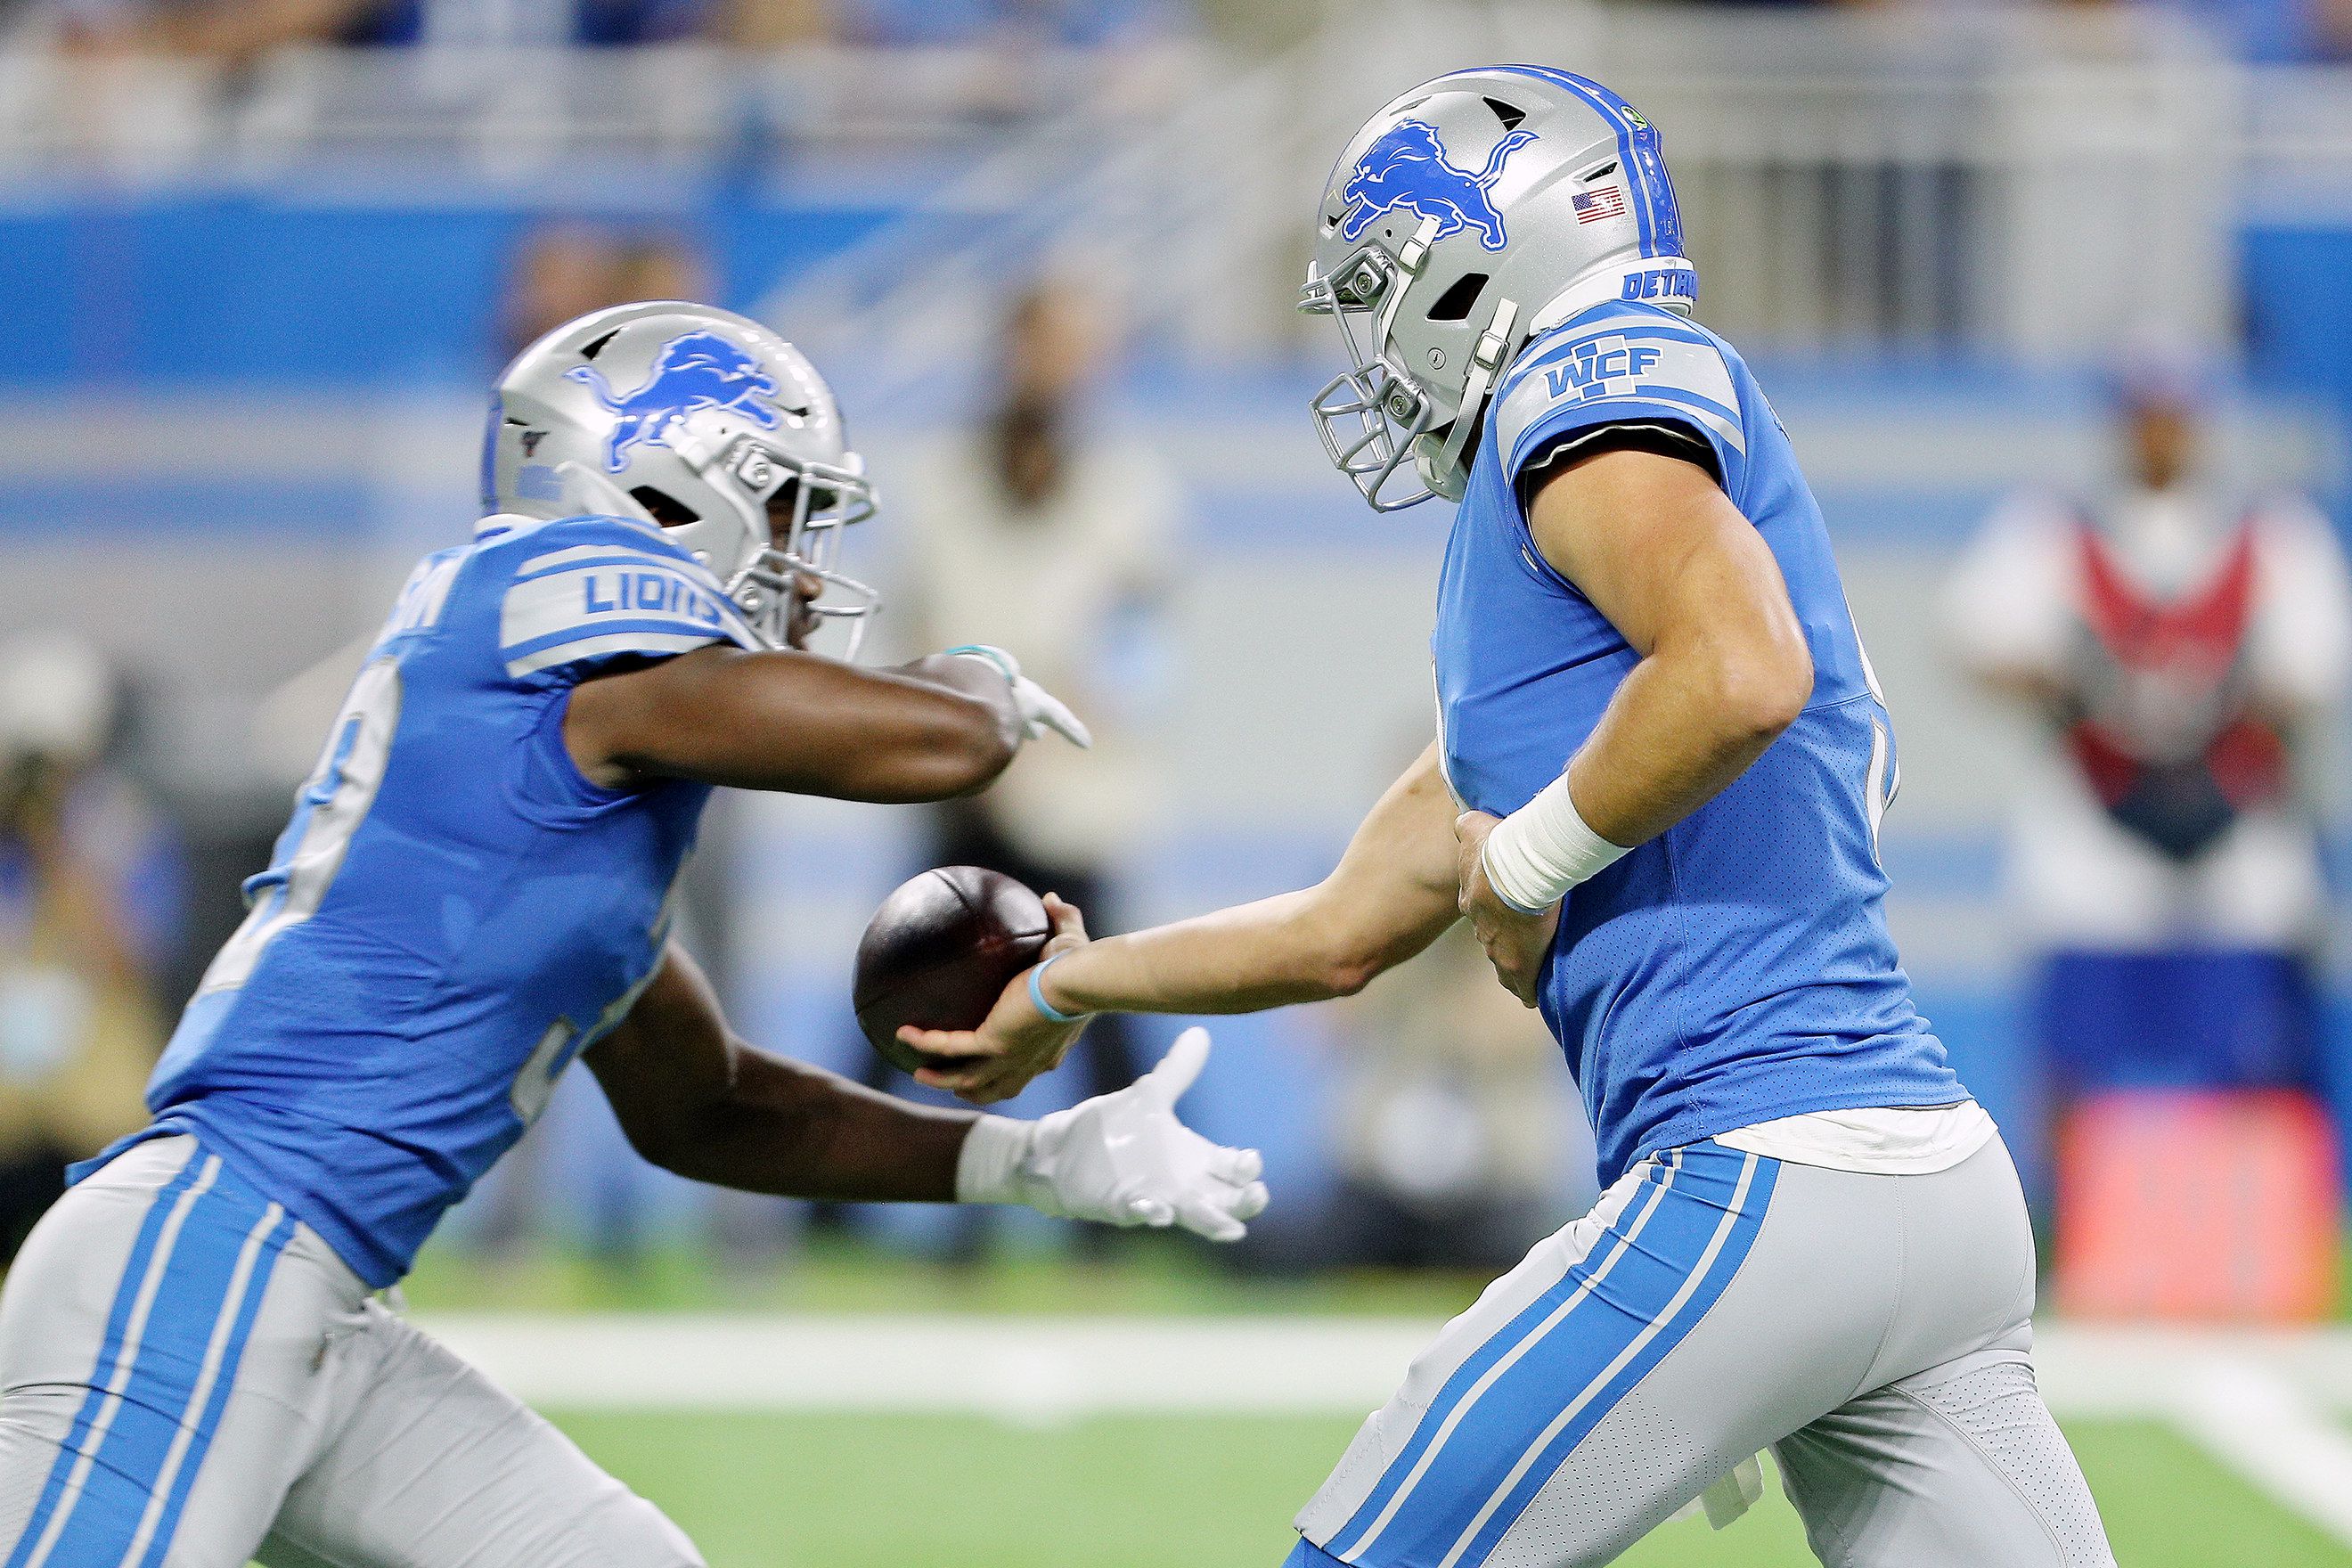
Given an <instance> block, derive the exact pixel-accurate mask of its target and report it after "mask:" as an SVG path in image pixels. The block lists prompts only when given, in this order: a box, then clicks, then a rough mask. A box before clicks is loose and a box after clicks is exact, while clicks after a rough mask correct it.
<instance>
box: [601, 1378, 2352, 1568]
mask: <svg viewBox="0 0 2352 1568" xmlns="http://www.w3.org/2000/svg"><path fill="white" fill-rule="evenodd" d="M556 1416H557V1419H558V1420H559V1421H560V1422H561V1424H562V1426H563V1427H564V1428H565V1429H566V1430H567V1431H569V1432H570V1433H571V1434H572V1436H574V1437H575V1438H577V1439H578V1440H579V1442H580V1443H581V1445H582V1446H583V1447H585V1448H586V1449H587V1450H588V1452H589V1453H590V1454H591V1455H592V1456H593V1457H594V1458H597V1459H598V1460H599V1461H601V1462H602V1463H604V1465H605V1466H607V1467H608V1468H611V1469H612V1470H613V1471H614V1473H615V1474H616V1475H618V1476H620V1477H621V1478H623V1479H625V1480H627V1481H629V1482H630V1483H631V1484H633V1485H634V1486H635V1487H636V1488H637V1489H639V1490H640V1491H642V1492H644V1493H645V1494H646V1496H647V1497H650V1498H652V1499H653V1500H656V1502H658V1503H660V1504H661V1505H662V1506H663V1507H664V1508H666V1509H667V1510H669V1512H670V1514H671V1516H672V1517H673V1518H675V1519H676V1520H677V1521H678V1523H680V1524H681V1525H683V1526H685V1527H686V1529H687V1530H688V1531H689V1532H690V1533H691V1534H693V1536H694V1537H695V1539H696V1540H697V1541H698V1542H699V1543H700V1545H701V1546H702V1549H703V1551H704V1552H705V1553H707V1554H708V1556H709V1560H710V1562H711V1563H712V1568H914V1565H917V1564H921V1565H926V1568H928V1565H930V1564H939V1565H941V1568H949V1565H952V1568H1042V1565H1045V1564H1052V1565H1053V1568H1251V1565H1254V1564H1255V1565H1257V1568H1274V1565H1275V1564H1276V1563H1278V1562H1280V1560H1281V1558H1282V1556H1283V1554H1284V1553H1285V1552H1286V1551H1287V1550H1288V1544H1289V1534H1288V1531H1287V1530H1286V1521H1287V1520H1288V1519H1289V1516H1290V1513H1291V1510H1293V1509H1295V1508H1296V1507H1297V1505H1298V1503H1299V1501H1300V1500H1303V1499H1304V1498H1305V1497H1306V1496H1307V1493H1308V1492H1310V1491H1311V1490H1312V1489H1314V1487H1315V1485H1316V1483H1317V1482H1318V1481H1319V1480H1320V1479H1322V1476H1323V1473H1324V1470H1325V1469H1326V1468H1327V1467H1328V1466H1329V1464H1330V1463H1331V1461H1332V1460H1333V1459H1334V1458H1337V1457H1338V1455H1339V1450H1340V1448H1341V1447H1343V1446H1344V1445H1345V1444H1346V1442H1347V1440H1348V1437H1349V1434H1350V1433H1351V1432H1352V1431H1353V1429H1354V1425H1355V1424H1354V1423H1353V1422H1352V1421H1349V1420H1339V1419H1300V1418H1274V1417H1240V1416H1216V1417H1202V1416H1181V1417H1149V1418H1146V1417H1120V1418H1115V1419H1096V1420H1087V1421H1081V1422H1076V1423H1073V1424H1071V1425H1068V1426H1056V1427H1050V1428H1045V1429H1034V1428H1019V1427H1013V1426H1004V1425H1002V1424H1000V1423H997V1422H993V1421H990V1420H987V1419H985V1418H982V1417H977V1416H935V1417H934V1416H910V1415H835V1416H819V1415H717V1414H707V1413H697V1412H677V1413H666V1414H646V1413H626V1414H621V1413H599V1414H593V1415H592V1414H584V1413H573V1414H564V1413H561V1412H558V1413H556ZM2067 1430H2068V1433H2069V1435H2070V1436H2072V1437H2073V1438H2074V1444H2075V1447H2076V1450H2077V1452H2078V1453H2080V1455H2081V1456H2082V1459H2083V1465H2084V1469H2085V1470H2086V1471H2088V1472H2089V1475H2090V1479H2091V1484H2092V1487H2093V1489H2095V1491H2096V1492H2097V1493H2098V1496H2099V1501H2100V1505H2101V1507H2102V1509H2103V1510H2105V1514H2106V1518H2107V1523H2108V1527H2109V1530H2110V1531H2111V1533H2112V1535H2113V1537H2114V1541H2115V1547H2116V1558H2117V1560H2118V1561H2119V1562H2120V1563H2124V1564H2125V1565H2126V1568H2251V1565H2254V1564H2260V1565H2262V1568H2352V1552H2345V1551H2343V1550H2341V1549H2339V1548H2337V1547H2336V1546H2335V1545H2334V1544H2332V1543H2331V1542H2329V1541H2328V1540H2327V1539H2326V1538H2325V1537H2324V1536H2322V1535H2321V1534H2319V1533H2318V1532H2317V1531H2315V1530H2313V1529H2312V1528H2310V1527H2309V1526H2307V1525H2305V1524H2304V1523H2302V1522H2301V1521H2298V1520H2296V1519H2295V1518H2294V1517H2293V1516H2291V1515H2288V1514H2286V1513H2284V1512H2283V1511H2281V1510H2277V1509H2275V1508H2273V1507H2272V1506H2271V1505H2269V1504H2268V1503H2267V1502H2265V1501H2264V1500H2263V1499H2261V1498H2260V1497H2258V1496H2257V1495H2255V1494H2254V1493H2253V1492H2252V1491H2251V1490H2250V1489H2248V1488H2247V1487H2246V1486H2245V1485H2244V1484H2243V1483H2242V1482H2241V1481H2239V1480H2238V1479H2235V1478H2234V1477H2232V1476H2231V1475H2229V1474H2228V1473H2226V1472H2225V1471H2223V1470H2221V1469H2220V1468H2217V1467H2216V1466H2215V1465H2214V1464H2213V1463H2212V1462H2211V1461H2210V1460H2208V1459H2207V1458H2204V1457H2203V1456H2202V1455H2201V1454H2200V1453H2199V1451H2198V1450H2197V1449H2196V1448H2194V1447H2191V1446H2190V1445H2189V1444H2188V1443H2187V1442H2185V1441H2184V1440H2182V1439H2181V1438H2179V1436H2175V1435H2174V1434H2173V1433H2171V1432H2170V1431H2168V1430H2167V1429H2166V1428H2164V1427H2162V1426H2155V1425H2152V1424H2145V1423H2137V1422H2096V1421H2095V1422H2077V1423H2071V1424H2069V1426H2068V1428H2067ZM1621 1561H1622V1562H1623V1563H1628V1564H1632V1565H1634V1568H1680V1565H1683V1564H1691V1565H1701V1564H1723V1565H1725V1568H1806V1565H1808V1564H1810V1563H1812V1561H1813V1559H1812V1558H1811V1555H1810V1554H1809V1553H1808V1552H1806V1551H1805V1547H1804V1541H1803V1537H1802V1534H1801V1531H1800V1530H1799V1529H1798V1526H1797V1520H1796V1516H1795V1514H1794V1513H1792V1512H1791V1511H1790V1509H1789V1505H1788V1503H1787V1502H1786V1501H1785V1500H1783V1499H1782V1498H1781V1496H1780V1490H1779V1488H1778V1486H1777V1484H1770V1483H1768V1486H1767V1489H1766V1492H1765V1498H1764V1500H1763V1501H1762V1502H1761V1503H1759V1505H1758V1506H1757V1508H1756V1509H1755V1510H1753V1511H1752V1512H1750V1513H1749V1515H1748V1517H1747V1518H1746V1519H1744V1520H1742V1521H1739V1522H1738V1524H1736V1525H1734V1526H1733V1527H1732V1528H1731V1529H1730V1530H1728V1531H1724V1532H1722V1533H1720V1534H1717V1533H1715V1532H1713V1531H1709V1530H1708V1529H1707V1527H1706V1525H1705V1524H1704V1523H1701V1522H1698V1521H1687V1522H1685V1523H1681V1524H1674V1525H1668V1526H1665V1527H1664V1528H1663V1529H1662V1530H1660V1531H1658V1532H1657V1533H1656V1534H1654V1535H1653V1536H1652V1537H1651V1538H1650V1539H1649V1540H1648V1541H1646V1542H1643V1543H1642V1545H1640V1546H1639V1547H1637V1548H1636V1549H1635V1550H1634V1551H1633V1552H1631V1553H1629V1554H1628V1555H1627V1556H1625V1557H1624V1558H1622V1559H1621Z"/></svg>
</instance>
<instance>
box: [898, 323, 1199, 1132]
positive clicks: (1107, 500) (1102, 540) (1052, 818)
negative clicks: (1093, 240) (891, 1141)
mask: <svg viewBox="0 0 2352 1568" xmlns="http://www.w3.org/2000/svg"><path fill="white" fill-rule="evenodd" d="M1103 348H1104V344H1103V326H1102V323H1101V321H1100V320H1099V318H1098V315H1097V310H1096V308H1095V303H1094V301H1093V300H1090V299H1088V298H1087V297H1086V296H1085V295H1083V294H1082V293H1080V292H1079V291H1077V290H1076V289H1073V288H1071V287H1068V286H1066V285H1063V284H1060V283H1054V282H1047V283H1041V284H1039V285H1037V286H1035V287H1034V288H1032V289H1029V290H1028V291H1027V292H1025V293H1024V294H1023V295H1022V296H1021V297H1020V298H1019V299H1018V300H1016V301H1015V302H1014V304H1013V308H1012V310H1011V312H1010V314H1009V315H1008V317H1007V318H1006V321H1005V325H1004V330H1003V337H1002V339H1001V341H1000V346H999V350H998V356H999V357H998V360H997V363H996V367H995V373H994V377H993V380H992V384H991V386H990V388H989V391H990V394H991V395H992V397H993V399H994V406H993V407H992V409H991V410H990V411H989V413H988V415H987V416H986V418H985V419H984V420H983V422H982V425H981V426H980V428H979V429H978V430H976V431H975V432H973V433H972V434H971V436H970V437H967V438H964V439H961V440H958V441H955V442H953V443H952V444H950V446H949V447H947V448H946V449H945V450H942V451H940V452H938V453H936V454H934V455H933V456H932V458H931V459H930V460H929V462H927V463H925V464H923V465H921V466H920V467H919V468H917V469H916V470H915V471H914V472H913V473H912V474H911V475H910V477H909V479H908V484H907V487H906V489H905V491H904V492H903V493H904V496H905V500H904V501H903V503H901V506H900V507H899V508H898V509H894V510H896V512H897V515H898V517H899V518H901V519H903V520H904V526H905V529H906V542H907V551H908V561H907V570H906V572H905V574H904V578H903V580H904V582H905V584H906V588H907V597H908V608H909V611H910V618H911V619H912V620H913V621H914V623H915V624H916V626H917V627H918V628H919V630H918V635H919V638H920V640H921V641H922V643H923V645H924V646H927V647H939V646H946V645H950V644H955V643H968V642H970V643H993V644H996V645H998V646H1000V647H1006V648H1009V649H1011V650H1012V651H1013V654H1014V655H1015V656H1016V657H1018V658H1020V660H1021V662H1022V666H1023V668H1024V670H1026V671H1027V673H1029V674H1031V675H1033V676H1034V677H1035V678H1036V679H1039V680H1041V681H1043V682H1044V683H1045V687H1046V689H1048V690H1050V691H1054V692H1055V693H1058V694H1059V695H1060V696H1061V697H1063V698H1064V699H1065V700H1067V701H1068V702H1069V703H1070V704H1071V705H1072V706H1073V707H1075V708H1076V710H1077V711H1078V712H1079V713H1080V714H1081V715H1082V716H1083V717H1084V718H1085V719H1086V721H1087V723H1088V724H1089V725H1091V726H1092V727H1093V729H1094V733H1095V745H1094V749H1093V750H1092V751H1090V752H1080V751H1078V750H1076V748H1075V747H1068V746H1065V747H1061V748H1059V749H1058V750H1059V751H1060V752H1062V753H1063V754H1060V755H1056V754H1055V752H1056V748H1055V747H1051V746H1031V747H1028V748H1026V749H1024V751H1023V752H1022V754H1021V756H1020V757H1019V758H1018V759H1017V760H1016V761H1015V762H1014V763H1013V766H1012V767H1011V768H1010V769H1009V770H1007V771H1006V773H1005V774H1004V776H1003V778H1002V779H1000V780H999V781H998V782H997V784H996V785H995V786H994V787H993V788H992V789H991V790H989V791H988V792H987V793H986V794H985V795H981V796H978V797H977V798H975V799H973V800H971V801H969V802H958V803H955V804H953V805H950V806H948V807H946V808H944V809H943V810H942V812H941V813H940V824H939V837H938V838H937V840H936V841H935V843H934V846H933V849H932V859H933V862H934V863H935V864H940V865H972V866H986V867H990V868H993V869H995V870H999V871H1002V872H1004V873H1005V874H1006V875H1008V876H1012V877H1016V878H1018V879H1021V880H1022V881H1024V882H1026V883H1028V884H1029V885H1030V886H1031V887H1033V888H1035V889H1037V890H1039V891H1040V892H1045V891H1049V890H1050V891H1054V892H1058V893H1060V894H1061V895H1062V896H1063V897H1064V898H1066V899H1067V900H1070V901H1071V902H1073V903H1075V904H1076V905H1077V906H1078V907H1079V908H1081V909H1083V910H1086V912H1087V917H1088V919H1089V920H1090V921H1092V922H1093V923H1094V926H1095V929H1097V930H1111V929H1116V927H1117V925H1118V920H1117V918H1116V910H1114V909H1112V908H1111V907H1110V905H1109V903H1108V898H1107V895H1108V885H1107V882H1106V878H1105V867H1106V866H1107V864H1108V862H1109V861H1110V860H1111V859H1112V858H1113V857H1115V856H1116V855H1117V854H1118V851H1119V850H1120V849H1121V848H1122V847H1125V846H1126V845H1127V844H1128V843H1129V841H1130V839H1131V837H1132V836H1133V834H1134V833H1135V831H1136V827H1137V825H1138V823H1139V821H1140V820H1141V819H1144V818H1145V817H1147V816H1149V814H1150V807H1151V805H1152V802H1153V795H1152V791H1151V788H1150V766H1149V764H1148V763H1147V761H1146V760H1145V758H1144V757H1143V756H1142V755H1140V754H1139V752H1140V748H1139V744H1138V742H1137V740H1136V738H1135V737H1134V736H1133V734H1131V733H1130V732H1129V730H1128V728H1127V727H1126V726H1124V725H1123V724H1122V723H1121V722H1120V715H1119V699H1120V695H1121V694H1120V692H1119V691H1118V689H1117V686H1118V683H1117V682H1116V681H1115V680H1113V679H1111V676H1110V672H1111V670H1112V669H1113V668H1114V667H1115V666H1116V665H1117V664H1118V654H1119V652H1120V647H1119V644H1120V642H1121V639H1122V637H1123V636H1125V635H1128V634H1131V633H1132V632H1133V630H1134V626H1135V621H1134V618H1133V617H1134V616H1135V614H1136V612H1137V611H1139V609H1141V608H1143V607H1145V606H1148V605H1150V603H1151V602H1152V601H1153V600H1155V599H1156V598H1157V597H1158V596H1159V595H1160V592H1161V589H1162V587H1163V585H1164V583H1165V580H1166V576H1167V564H1168V563H1167V550H1168V546H1169V535H1170V531H1171V526H1172V523H1173V521H1174V514H1175V506H1176V494H1175V489H1174V483H1173V480H1172V478H1171V475H1170V474H1169V472H1168V471H1167V469H1166V468H1165V467H1164V466H1163V465H1162V464H1161V463H1160V460H1159V458H1158V457H1157V455H1156V454H1155V453H1153V452H1152V451H1150V449H1149V448H1147V447H1141V446H1139V445H1137V444H1135V443H1132V442H1129V441H1125V440H1120V439H1116V438H1113V437H1110V436H1108V435H1107V434H1105V433H1104V432H1103V431H1101V430H1099V429H1097V427H1096V426H1095V425H1094V423H1093V419H1092V412H1093V411H1092V409H1091V408H1090V407H1089V403H1090V400H1091V397H1092V395H1093V393H1094V391H1095V388H1096V383H1097V378H1098V375H1099V373H1100V371H1101V368H1102V363H1103V358H1104V354H1103ZM1079 1055H1080V1064H1079V1065H1080V1070H1081V1073H1082V1075H1083V1079H1084V1090H1083V1091H1084V1092H1085V1093H1087V1094H1099V1093H1102V1092H1104V1091H1106V1090H1108V1089H1118V1088H1120V1087H1122V1086H1123V1085H1125V1084H1126V1083H1127V1082H1128V1081H1129V1079H1132V1078H1133V1077H1134V1075H1135V1048H1134V1044H1133V1040H1132V1037H1131V1036H1130V1033H1129V1024H1128V1021H1127V1020H1126V1019H1124V1018H1119V1017H1107V1018H1103V1019H1100V1020H1098V1021H1097V1023H1096V1024H1095V1026H1093V1027H1092V1028H1090V1029H1088V1030H1087V1034H1086V1036H1085V1037H1084V1041H1083V1043H1082V1045H1081V1047H1080V1052H1079ZM877 1061H878V1058H877ZM885 1070H886V1071H887V1069H885Z"/></svg>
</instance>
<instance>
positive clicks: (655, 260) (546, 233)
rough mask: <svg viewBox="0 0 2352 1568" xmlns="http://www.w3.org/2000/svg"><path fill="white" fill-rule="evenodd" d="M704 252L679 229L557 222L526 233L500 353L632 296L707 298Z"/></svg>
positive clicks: (510, 291)
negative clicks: (651, 231) (649, 230)
mask: <svg viewBox="0 0 2352 1568" xmlns="http://www.w3.org/2000/svg"><path fill="white" fill-rule="evenodd" d="M710 282H711V280H710V275H709V266H708V264H707V263H706V262H705V261H704V260H703V258H702V254H701V252H700V251H699V250H698V249H697V248H696V247H694V246H693V245H692V243H691V242H689V241H688V240H686V239H684V238H682V237H677V236H674V235H658V234H656V235H646V234H637V233H632V232H629V231H626V230H620V229H614V228H611V227H607V226H601V225H596V224H590V223H577V222H569V221H557V222H553V223H549V224H544V225H541V226H540V227H538V228H535V229H532V230H531V231H530V232H529V233H528V234H526V235H525V236H524V237H523V239H522V243H521V244H520V246H519V247H517V248H516V251H515V259H514V264H513V268H512V270H511V271H510V272H509V275H508V279H507V294H506V304H505V308H504V311H503V314H502V320H503V321H504V323H505V335H504V342H503V344H502V349H503V352H504V353H507V354H514V353H520V352H521V350H522V349H523V348H524V347H526V346H527V345H529V344H530V342H533V341H534V340H536V339H537V338H539V337H540V336H541V334H543V333H545V332H548V331H552V330H553V329H555V328H557V327H560V326H562V324H563V323H564V322H566V321H571V320H572V319H573V318H574V317H576V316H584V315H586V314H587V313H588V312H589V311H591V310H603V309H604V307H606V306H607V305H623V304H627V303H629V302H630V301H632V300H703V299H707V298H709V290H710Z"/></svg>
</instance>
